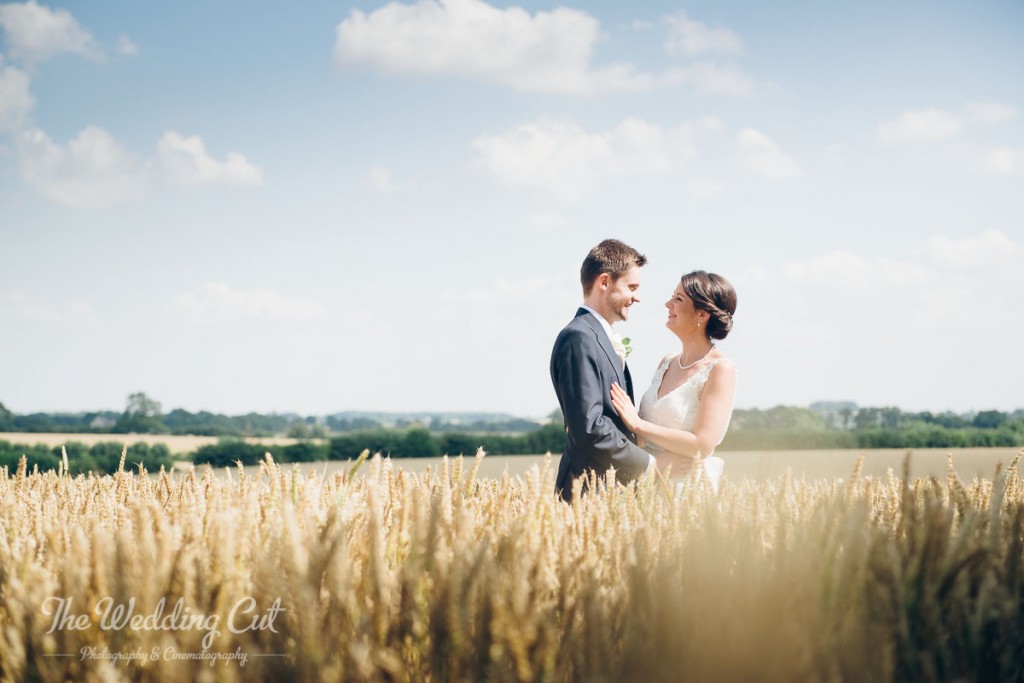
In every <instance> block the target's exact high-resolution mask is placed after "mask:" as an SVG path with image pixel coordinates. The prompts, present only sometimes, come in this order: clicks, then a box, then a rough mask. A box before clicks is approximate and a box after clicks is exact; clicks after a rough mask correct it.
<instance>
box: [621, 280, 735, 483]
mask: <svg viewBox="0 0 1024 683" xmlns="http://www.w3.org/2000/svg"><path fill="white" fill-rule="evenodd" d="M665 308H667V309H668V320H667V321H666V323H665V326H666V327H667V328H668V329H669V330H671V331H672V332H673V334H675V335H676V337H678V338H679V341H680V342H681V343H682V349H681V350H680V352H679V353H677V354H669V355H667V356H665V358H664V359H662V361H661V364H660V365H659V366H658V369H657V371H656V372H655V373H654V378H653V379H652V380H651V386H650V388H648V389H647V392H646V393H645V394H644V395H643V398H642V399H641V401H640V409H639V411H638V410H637V409H636V408H635V407H634V406H633V402H632V401H630V399H629V395H628V394H627V393H626V392H625V391H624V390H623V389H622V387H620V386H619V385H617V384H614V385H612V404H613V405H614V406H615V410H616V411H618V413H619V416H620V417H621V418H622V421H623V422H624V423H625V425H626V427H627V428H628V429H630V430H631V431H633V433H635V434H636V436H637V440H638V441H637V442H638V443H641V444H642V445H645V446H646V447H647V448H648V449H649V450H650V451H651V453H652V454H653V455H654V456H655V458H656V460H657V463H658V466H659V467H660V468H662V469H665V468H668V467H671V474H672V477H673V478H674V479H681V478H684V477H687V476H690V475H692V474H694V473H695V472H699V471H700V470H699V469H698V468H703V474H704V475H705V476H707V478H708V481H709V482H710V483H711V487H712V489H714V490H715V491H716V492H717V491H718V482H719V480H720V479H721V477H722V470H723V469H724V467H725V461H723V460H722V459H721V458H719V457H716V456H715V455H714V450H715V447H716V446H718V444H720V443H721V442H722V439H723V438H724V437H725V432H726V430H727V429H728V428H729V419H730V418H731V417H732V403H733V395H734V394H735V390H736V366H735V365H734V364H733V362H732V361H731V360H729V359H728V358H726V357H725V355H724V354H723V353H722V352H721V350H719V349H718V347H716V346H715V343H714V341H713V340H717V339H725V337H726V335H728V334H729V330H731V329H732V316H733V314H734V313H735V312H736V291H735V290H734V289H733V287H732V285H731V284H729V282H728V281H727V280H726V279H725V278H723V277H721V276H720V275H716V274H714V273H706V272H704V271H703V270H698V271H694V272H692V273H689V274H687V275H684V276H683V277H682V280H681V281H680V283H679V284H678V285H677V286H676V289H675V291H674V292H673V293H672V297H671V298H670V299H669V300H668V301H667V302H665ZM641 439H642V441H641Z"/></svg>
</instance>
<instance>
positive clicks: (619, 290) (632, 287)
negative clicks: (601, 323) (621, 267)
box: [602, 266, 640, 323]
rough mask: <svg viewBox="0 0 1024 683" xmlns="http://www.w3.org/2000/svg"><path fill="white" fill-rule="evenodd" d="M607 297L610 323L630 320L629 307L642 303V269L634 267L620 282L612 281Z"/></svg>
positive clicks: (621, 277) (622, 276)
mask: <svg viewBox="0 0 1024 683" xmlns="http://www.w3.org/2000/svg"><path fill="white" fill-rule="evenodd" d="M602 277H603V276H602ZM605 296H606V300H605V301H606V304H607V306H606V309H607V311H608V314H609V317H608V322H609V323H616V322H619V321H622V320H628V319H629V307H630V306H632V305H633V304H635V303H638V302H639V301H640V267H639V266H633V267H632V268H630V269H629V270H627V271H626V272H625V273H624V274H623V275H621V276H620V277H619V279H618V280H613V281H610V282H609V286H608V290H607V292H606V294H605Z"/></svg>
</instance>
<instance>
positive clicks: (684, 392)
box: [639, 356, 731, 492]
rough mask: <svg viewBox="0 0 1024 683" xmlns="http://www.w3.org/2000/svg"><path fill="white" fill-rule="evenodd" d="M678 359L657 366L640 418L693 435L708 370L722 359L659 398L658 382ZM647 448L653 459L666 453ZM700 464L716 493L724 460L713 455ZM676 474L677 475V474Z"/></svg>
mask: <svg viewBox="0 0 1024 683" xmlns="http://www.w3.org/2000/svg"><path fill="white" fill-rule="evenodd" d="M678 358H679V357H678V356H671V357H669V358H668V359H666V360H665V361H663V362H662V363H661V365H659V366H658V369H657V371H655V373H654V377H653V378H652V379H651V386H650V387H649V388H648V389H647V391H646V393H644V395H643V398H642V399H641V400H640V408H639V412H640V418H641V419H644V420H647V421H648V422H653V423H654V424H656V425H661V426H662V427H671V428H673V429H682V430H684V431H687V432H692V431H693V427H694V423H695V422H696V421H697V406H698V405H699V404H700V396H701V392H702V391H703V390H704V384H705V383H707V381H708V376H709V375H710V374H711V370H713V369H714V367H715V366H716V365H718V363H719V361H721V360H722V359H721V358H719V359H716V360H713V361H711V362H710V363H708V364H707V365H705V366H704V367H703V368H701V369H700V370H698V371H697V372H696V373H695V374H694V375H692V376H690V377H689V378H687V380H686V381H685V382H683V383H682V384H680V385H679V386H678V387H676V388H675V389H673V390H672V391H670V392H668V393H667V394H665V395H664V396H662V397H661V398H658V391H659V390H660V389H661V382H662V380H663V379H664V378H665V372H666V371H667V370H668V366H669V364H670V363H675V362H676V361H677V360H678ZM730 417H731V415H730ZM728 426H729V425H728V422H726V429H728ZM724 437H725V432H724V431H723V432H722V438H724ZM719 443H721V439H719ZM646 448H647V450H649V451H650V452H651V453H652V454H653V455H654V456H657V455H658V454H659V453H661V452H663V451H664V450H665V449H663V448H659V447H658V446H657V445H655V444H653V443H650V442H648V443H647V446H646ZM702 465H703V467H704V475H705V476H707V479H708V481H709V482H710V483H711V488H712V489H713V490H714V491H715V492H717V491H718V483H719V481H721V479H722V471H723V470H724V469H725V461H724V460H722V459H721V458H719V457H717V456H716V455H714V453H713V452H712V453H709V454H708V455H707V456H706V457H705V458H704V460H703V463H702ZM675 474H676V475H677V476H678V474H679V473H675Z"/></svg>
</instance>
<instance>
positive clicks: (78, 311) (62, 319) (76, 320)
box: [6, 290, 98, 327]
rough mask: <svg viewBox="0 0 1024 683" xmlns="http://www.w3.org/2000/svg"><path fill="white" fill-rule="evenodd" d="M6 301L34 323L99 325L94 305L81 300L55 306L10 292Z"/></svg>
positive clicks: (38, 299)
mask: <svg viewBox="0 0 1024 683" xmlns="http://www.w3.org/2000/svg"><path fill="white" fill-rule="evenodd" d="M6 299H7V303H8V305H9V306H10V307H11V308H12V309H13V310H14V311H15V312H16V313H17V314H19V315H21V316H23V317H24V318H26V319H28V320H31V321H34V322H41V323H47V324H52V325H57V324H61V323H71V324H83V325H88V326H90V327H92V326H95V325H96V324H98V318H97V316H96V311H95V309H94V308H93V306H92V304H90V303H88V302H86V301H82V300H80V299H74V300H72V301H69V302H67V303H66V304H53V303H51V302H48V301H44V300H42V299H40V298H39V297H36V296H32V295H29V294H26V293H25V292H24V291H22V290H15V291H13V292H10V293H9V294H8V295H7V297H6Z"/></svg>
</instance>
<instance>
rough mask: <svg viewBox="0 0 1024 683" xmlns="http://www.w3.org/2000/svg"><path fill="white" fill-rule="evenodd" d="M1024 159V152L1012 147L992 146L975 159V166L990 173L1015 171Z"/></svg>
mask: <svg viewBox="0 0 1024 683" xmlns="http://www.w3.org/2000/svg"><path fill="white" fill-rule="evenodd" d="M1022 159H1024V152H1021V151H1018V150H1016V149H1014V148H1012V147H992V148H991V149H987V150H985V151H984V152H983V153H982V154H981V156H980V157H979V158H978V159H977V160H976V161H975V164H974V167H975V168H977V169H979V170H982V171H988V172H990V173H1003V174H1005V173H1013V172H1015V171H1016V170H1017V169H1018V168H1019V166H1020V162H1021V160H1022Z"/></svg>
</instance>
